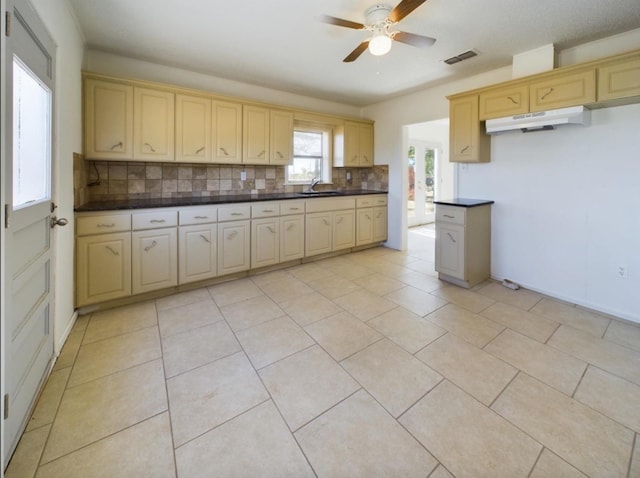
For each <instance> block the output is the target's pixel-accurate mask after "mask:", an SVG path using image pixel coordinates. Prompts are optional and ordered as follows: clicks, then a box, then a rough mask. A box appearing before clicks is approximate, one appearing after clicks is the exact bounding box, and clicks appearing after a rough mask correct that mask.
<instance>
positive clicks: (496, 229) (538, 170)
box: [363, 30, 640, 322]
mask: <svg viewBox="0 0 640 478" xmlns="http://www.w3.org/2000/svg"><path fill="white" fill-rule="evenodd" d="M639 39H640V30H634V31H632V32H628V33H626V34H623V35H617V36H615V37H612V38H610V39H605V40H600V41H598V42H593V43H591V44H586V45H581V46H579V47H575V48H572V49H571V50H567V51H563V52H559V57H560V58H561V64H562V65H568V64H572V63H575V62H576V61H587V60H591V59H595V58H599V57H604V56H608V55H614V54H616V53H621V52H624V51H629V50H632V49H634V48H637V45H638V40H639ZM603 51H605V52H606V53H602V54H600V53H601V52H603ZM510 77H511V68H510V67H505V68H502V69H499V70H494V71H492V72H488V73H485V74H482V75H477V76H474V77H470V78H467V79H465V80H463V81H457V82H452V83H450V84H449V85H443V86H439V87H436V88H431V89H427V90H424V91H421V92H417V93H413V94H411V95H406V96H404V97H400V98H397V99H394V100H390V101H387V102H384V103H380V104H377V105H372V106H370V107H367V108H364V110H363V114H364V116H366V117H369V118H372V119H373V120H375V121H376V129H375V155H376V163H381V164H383V163H387V164H388V165H389V190H390V191H389V209H390V213H389V241H388V245H389V246H390V247H394V248H398V249H401V248H403V247H405V246H406V204H405V203H406V201H405V198H404V194H405V192H404V188H403V184H404V181H406V171H405V170H406V168H405V167H404V151H403V144H406V141H407V132H406V128H404V129H403V126H404V125H408V124H413V123H419V122H423V121H428V120H432V119H437V118H441V117H444V116H448V103H447V100H446V95H450V94H453V93H458V92H461V91H466V90H470V89H473V88H478V87H482V86H488V85H491V84H494V83H498V82H500V81H506V80H509V79H510ZM638 108H640V107H639V106H637V105H632V106H626V107H618V108H607V109H602V110H595V111H593V112H592V126H590V127H588V128H585V129H578V130H575V129H574V130H572V129H569V127H567V128H565V129H561V130H558V131H553V132H548V133H549V134H550V136H536V135H535V134H530V135H528V136H524V135H515V136H507V135H504V136H501V137H499V138H494V139H493V140H492V143H493V144H492V158H491V162H490V163H486V164H477V165H468V166H467V165H456V166H455V170H456V175H457V177H458V180H457V181H458V186H457V187H458V189H457V191H456V193H457V195H458V196H462V197H478V198H482V199H494V200H496V204H495V205H494V208H493V223H492V275H494V276H495V277H497V278H500V277H503V276H504V277H508V278H510V279H512V280H515V281H516V282H521V283H522V284H523V285H525V286H527V287H530V288H532V289H536V290H539V291H542V292H545V293H547V294H549V295H551V296H555V297H558V298H562V299H566V300H569V301H571V302H574V303H578V304H581V305H584V306H587V307H591V308H593V309H596V310H601V311H603V312H610V313H613V314H615V315H617V316H619V317H623V318H626V319H629V320H634V321H637V322H640V302H639V299H638V292H637V291H638V290H640V287H639V286H640V282H639V281H640V264H638V260H640V253H638V249H637V244H640V231H639V229H640V224H639V223H640V220H639V219H638V217H640V216H639V214H638V213H637V211H636V210H635V208H636V207H637V205H638V204H640V196H639V193H638V191H640V183H638V181H639V179H638V178H640V169H639V167H640V162H638V161H637V157H638V153H637V151H639V150H640V143H639V142H638V137H639V135H638V133H637V132H638V131H640V110H639V109H638ZM542 134H543V133H540V135H542ZM632 158H635V159H632ZM516 165H517V166H516ZM556 231H557V232H558V234H557V235H555V234H554V232H556ZM618 264H625V265H627V266H628V267H629V271H630V272H629V273H630V277H629V279H627V280H624V279H618V278H616V277H615V267H616V266H617V265H618Z"/></svg>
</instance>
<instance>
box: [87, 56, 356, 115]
mask: <svg viewBox="0 0 640 478" xmlns="http://www.w3.org/2000/svg"><path fill="white" fill-rule="evenodd" d="M85 69H86V70H88V71H92V72H97V73H103V74H109V75H116V76H125V77H130V78H136V79H142V80H148V81H155V82H159V83H169V84H173V85H179V86H183V87H185V88H194V89H200V90H205V91H211V92H214V93H217V94H220V95H224V96H232V97H237V98H245V99H251V100H254V101H260V102H265V103H271V104H276V105H280V106H286V107H291V108H299V109H303V110H310V111H316V112H319V113H326V114H335V115H342V116H351V117H360V108H358V107H355V106H351V105H345V104H342V103H335V102H331V101H326V100H320V99H316V98H311V97H308V96H302V95H297V94H293V93H287V92H285V91H279V90H274V89H271V88H263V87H261V86H255V85H250V84H247V83H241V82H238V81H233V80H227V79H224V78H218V77H215V76H211V75H205V74H203V73H197V72H194V71H189V70H183V69H180V68H175V67H171V66H164V65H159V64H157V63H150V62H147V61H142V60H135V59H132V58H127V57H124V56H119V55H114V54H112V53H106V52H103V51H97V50H89V51H87V55H86V60H85Z"/></svg>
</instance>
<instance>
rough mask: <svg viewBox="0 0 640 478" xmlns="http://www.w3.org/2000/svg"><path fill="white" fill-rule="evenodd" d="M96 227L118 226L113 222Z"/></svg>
mask: <svg viewBox="0 0 640 478" xmlns="http://www.w3.org/2000/svg"><path fill="white" fill-rule="evenodd" d="M96 227H116V225H115V223H113V222H112V223H111V224H103V223H100V224H96Z"/></svg>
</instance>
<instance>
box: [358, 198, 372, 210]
mask: <svg viewBox="0 0 640 478" xmlns="http://www.w3.org/2000/svg"><path fill="white" fill-rule="evenodd" d="M372 206H373V197H372V196H367V197H363V198H356V207H357V208H361V207H372Z"/></svg>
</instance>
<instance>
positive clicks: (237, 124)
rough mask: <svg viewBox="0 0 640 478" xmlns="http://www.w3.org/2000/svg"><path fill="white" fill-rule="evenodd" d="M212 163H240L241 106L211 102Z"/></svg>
mask: <svg viewBox="0 0 640 478" xmlns="http://www.w3.org/2000/svg"><path fill="white" fill-rule="evenodd" d="M212 111H213V114H212V115H213V116H212V117H213V161H214V162H216V163H228V164H240V163H242V104H240V103H229V102H226V101H214V102H213V110H212Z"/></svg>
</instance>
